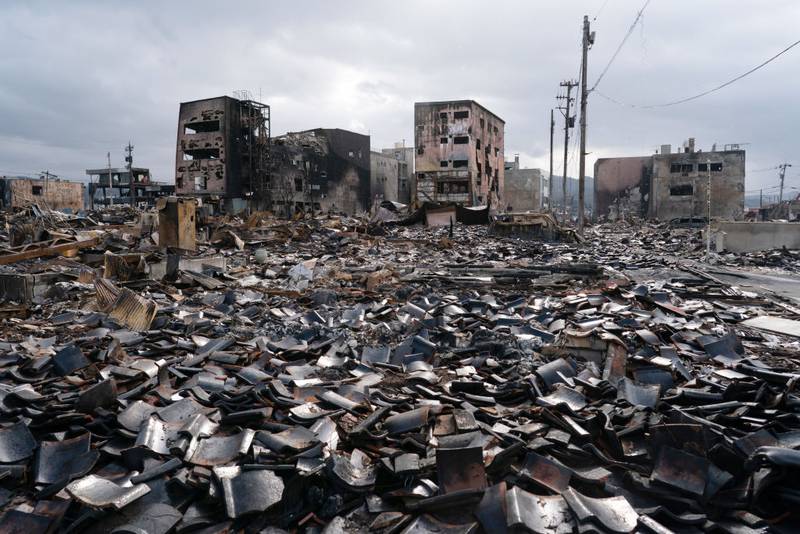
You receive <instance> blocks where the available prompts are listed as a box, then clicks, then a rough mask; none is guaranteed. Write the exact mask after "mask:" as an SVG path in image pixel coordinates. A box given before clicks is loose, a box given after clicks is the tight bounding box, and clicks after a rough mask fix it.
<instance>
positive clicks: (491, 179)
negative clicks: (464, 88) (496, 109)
mask: <svg viewBox="0 0 800 534" xmlns="http://www.w3.org/2000/svg"><path fill="white" fill-rule="evenodd" d="M414 125H415V130H414V144H415V147H416V156H415V159H414V172H415V174H416V201H417V202H427V201H433V202H456V203H459V204H464V205H467V206H474V205H483V204H487V203H491V204H492V205H493V206H502V202H501V200H500V199H502V198H503V188H504V177H505V169H504V165H503V163H504V155H503V149H504V129H505V121H503V119H501V118H500V117H498V116H497V115H495V114H494V113H492V112H491V111H489V110H488V109H486V108H484V107H483V106H481V105H480V104H478V103H477V102H475V101H474V100H452V101H446V102H417V103H415V104H414Z"/></svg>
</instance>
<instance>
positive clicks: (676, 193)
mask: <svg viewBox="0 0 800 534" xmlns="http://www.w3.org/2000/svg"><path fill="white" fill-rule="evenodd" d="M693 194H694V187H693V186H692V184H680V185H673V186H672V187H670V188H669V196H671V197H688V196H692V195H693Z"/></svg>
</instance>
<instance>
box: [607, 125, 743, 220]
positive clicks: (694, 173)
mask: <svg viewBox="0 0 800 534" xmlns="http://www.w3.org/2000/svg"><path fill="white" fill-rule="evenodd" d="M726 148H727V147H726ZM731 148H732V149H731V150H717V149H716V146H714V147H712V149H711V151H710V152H702V151H700V150H695V140H694V138H690V139H689V140H688V141H687V142H686V143H684V146H683V150H682V151H680V152H675V153H673V152H672V148H671V145H662V146H661V150H660V153H656V154H654V155H652V156H637V157H623V158H600V159H598V160H597V162H596V163H595V167H594V175H595V180H594V199H595V210H594V213H595V216H596V217H603V218H610V219H617V218H624V217H625V216H637V217H645V218H650V219H656V220H661V221H672V220H693V219H697V218H700V219H702V218H705V217H706V216H707V210H708V200H709V197H708V190H709V188H708V183H709V180H710V182H711V217H712V218H720V219H731V220H739V219H741V218H742V217H743V216H744V180H745V151H744V150H741V149H739V148H738V146H737V145H734V146H732V147H731Z"/></svg>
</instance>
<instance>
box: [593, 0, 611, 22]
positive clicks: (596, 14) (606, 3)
mask: <svg viewBox="0 0 800 534" xmlns="http://www.w3.org/2000/svg"><path fill="white" fill-rule="evenodd" d="M608 1H609V0H606V1H605V2H603V5H602V6H600V9H598V10H597V13H595V14H594V17H592V22H594V21H596V20H597V17H599V16H600V13H602V12H603V10H604V9H605V8H606V6H607V5H608Z"/></svg>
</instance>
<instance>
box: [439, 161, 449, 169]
mask: <svg viewBox="0 0 800 534" xmlns="http://www.w3.org/2000/svg"><path fill="white" fill-rule="evenodd" d="M447 166H448V163H447V160H444V159H443V160H442V161H440V162H439V167H447Z"/></svg>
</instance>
